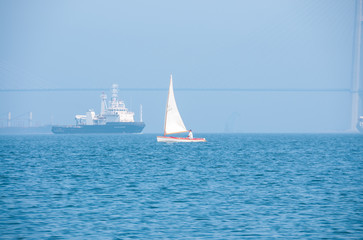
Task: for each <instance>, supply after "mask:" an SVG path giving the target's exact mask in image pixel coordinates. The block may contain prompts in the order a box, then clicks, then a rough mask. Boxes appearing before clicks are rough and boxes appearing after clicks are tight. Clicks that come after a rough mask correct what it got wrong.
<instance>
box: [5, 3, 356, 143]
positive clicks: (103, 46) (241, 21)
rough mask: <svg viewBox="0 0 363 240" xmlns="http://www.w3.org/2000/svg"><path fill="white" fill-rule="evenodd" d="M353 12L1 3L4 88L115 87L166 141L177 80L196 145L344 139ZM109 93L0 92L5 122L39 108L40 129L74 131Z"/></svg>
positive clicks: (336, 6) (288, 6)
mask: <svg viewBox="0 0 363 240" xmlns="http://www.w3.org/2000/svg"><path fill="white" fill-rule="evenodd" d="M355 7H356V2H355V1H354V0H345V1H331V0H319V1H316V0H304V1H300V0H276V1H271V0H261V1H252V0H248V1H178V2H176V1H117V0H114V1H86V0H84V1H74V0H65V1H46V0H44V1H37V0H34V1H25V0H23V1H21V0H19V1H1V2H0V35H1V37H0V90H6V89H49V88H50V89H60V88H68V89H79V88H102V89H105V88H111V85H112V84H113V83H117V84H119V86H120V98H121V99H123V100H124V101H125V103H126V105H127V107H128V108H129V109H130V110H132V111H134V112H135V113H136V116H135V119H136V120H138V119H139V108H140V104H142V105H143V120H144V121H145V123H146V128H145V130H144V132H146V133H150V132H152V133H162V132H163V124H164V114H165V112H164V111H165V104H166V98H167V90H166V89H167V88H168V84H169V77H170V74H171V73H172V74H173V80H174V87H175V88H176V89H177V90H176V91H175V97H176V101H177V104H178V107H179V111H180V113H181V115H182V117H183V120H184V122H185V125H186V127H187V128H188V129H189V128H191V129H193V131H194V132H195V133H196V134H195V135H196V136H198V134H197V133H198V132H335V131H345V130H346V129H349V128H350V118H351V104H352V103H351V94H350V93H349V89H351V81H352V69H353V67H352V66H353V43H354V30H355ZM361 82H362V81H361ZM361 86H362V85H361ZM122 88H127V89H128V90H124V91H123V90H122ZM155 88H156V90H155V91H141V90H137V89H155ZM130 89H131V90H130ZM160 89H161V90H160ZM162 89H165V90H162ZM178 89H184V90H183V91H181V90H180V91H178ZM186 89H194V91H188V90H186ZM195 89H197V91H196V90H195ZM198 89H201V90H203V89H204V91H198ZM206 89H207V90H208V89H212V90H213V91H206ZM218 89H225V90H223V91H215V90H218ZM228 89H229V90H228ZM234 89H265V90H266V91H232V90H234ZM274 89H280V90H283V89H287V90H288V89H290V90H294V91H269V90H274ZM299 89H302V90H309V89H313V90H314V89H315V90H317V89H318V90H319V91H295V90H299ZM325 90H328V91H325ZM330 90H333V91H330ZM101 93H102V91H41V92H23V91H19V92H14V91H0V119H1V121H3V122H5V120H6V118H7V114H8V112H12V115H13V116H14V117H16V116H20V115H22V114H23V113H26V112H30V111H31V112H33V119H34V122H35V123H38V124H49V123H51V122H52V123H54V124H73V123H74V115H76V114H84V113H85V112H86V111H87V110H88V109H91V108H92V109H94V110H95V111H96V113H99V111H100V95H101ZM105 93H106V94H107V95H108V97H109V98H110V96H111V94H110V92H109V91H106V92H105ZM19 118H22V116H20V117H19Z"/></svg>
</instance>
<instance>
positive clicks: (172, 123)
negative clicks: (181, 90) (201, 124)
mask: <svg viewBox="0 0 363 240" xmlns="http://www.w3.org/2000/svg"><path fill="white" fill-rule="evenodd" d="M181 132H187V129H186V128H185V126H184V123H183V120H182V118H181V116H180V114H179V110H178V107H177V106H176V102H175V97H174V90H173V79H172V76H171V75H170V85H169V94H168V102H167V104H166V112H165V126H164V135H167V134H173V133H181Z"/></svg>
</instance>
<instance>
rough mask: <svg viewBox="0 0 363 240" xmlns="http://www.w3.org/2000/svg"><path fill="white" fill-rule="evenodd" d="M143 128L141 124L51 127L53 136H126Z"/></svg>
mask: <svg viewBox="0 0 363 240" xmlns="http://www.w3.org/2000/svg"><path fill="white" fill-rule="evenodd" d="M144 127H145V123H143V122H112V123H107V124H105V125H72V126H53V127H52V132H53V133H55V134H89V133H91V134H112V133H117V134H127V133H141V132H142V130H143V129H144Z"/></svg>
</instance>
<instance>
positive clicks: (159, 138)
mask: <svg viewBox="0 0 363 240" xmlns="http://www.w3.org/2000/svg"><path fill="white" fill-rule="evenodd" d="M156 140H157V141H158V142H206V141H207V140H205V138H192V139H190V138H187V137H186V138H182V137H163V136H157V137H156Z"/></svg>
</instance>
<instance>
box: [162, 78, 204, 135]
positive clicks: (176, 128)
mask: <svg viewBox="0 0 363 240" xmlns="http://www.w3.org/2000/svg"><path fill="white" fill-rule="evenodd" d="M183 132H188V130H187V129H186V127H185V125H184V122H183V119H182V118H181V116H180V113H179V110H178V107H177V106H176V102H175V97H174V90H173V77H172V75H170V85H169V94H168V101H167V104H166V110H165V124H164V136H157V137H156V139H157V141H158V142H206V140H205V138H193V137H191V138H189V137H171V136H170V137H168V136H166V135H169V134H175V133H183Z"/></svg>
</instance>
